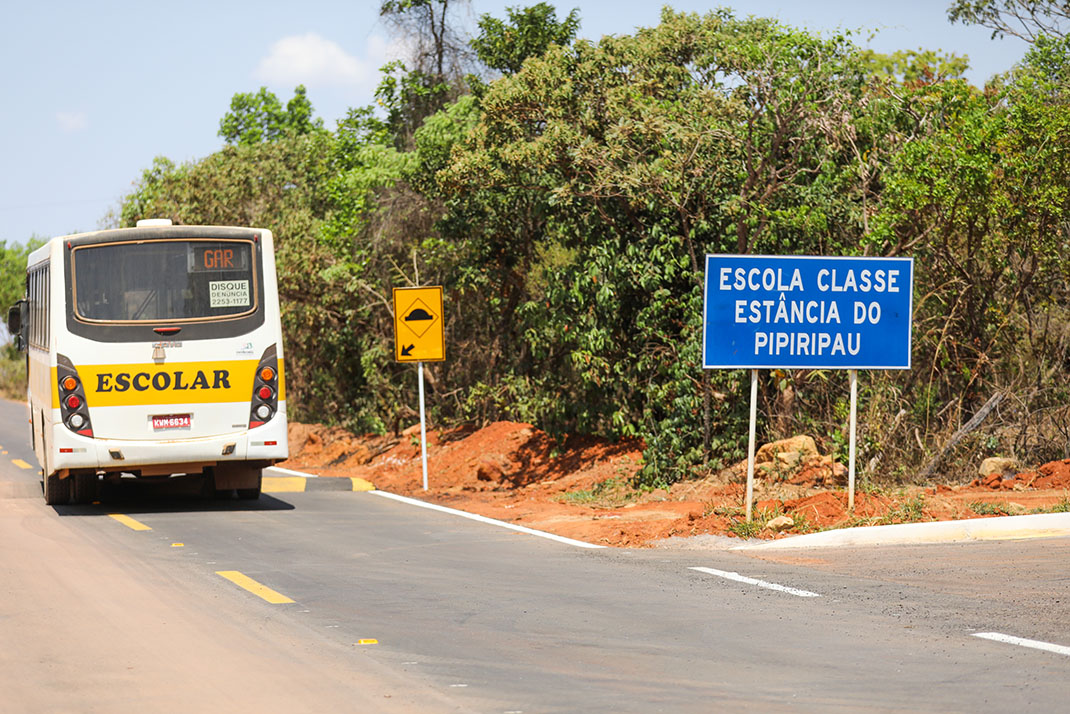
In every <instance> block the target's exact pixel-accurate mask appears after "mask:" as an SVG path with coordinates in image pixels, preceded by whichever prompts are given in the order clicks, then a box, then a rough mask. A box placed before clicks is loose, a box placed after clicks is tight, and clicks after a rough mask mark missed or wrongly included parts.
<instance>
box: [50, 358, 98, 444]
mask: <svg viewBox="0 0 1070 714" xmlns="http://www.w3.org/2000/svg"><path fill="white" fill-rule="evenodd" d="M56 377H57V379H58V381H59V388H60V390H61V393H62V394H63V397H62V398H61V399H60V400H59V410H60V417H61V418H62V419H63V423H64V424H66V426H67V428H68V429H70V430H71V431H73V432H75V433H77V434H81V435H82V436H93V425H92V424H91V423H90V421H89V405H88V404H87V403H86V401H85V389H84V388H83V387H82V380H81V379H80V378H79V377H78V370H77V369H76V368H75V366H74V363H72V362H71V361H70V359H68V358H67V357H65V356H64V355H61V354H57V355H56Z"/></svg>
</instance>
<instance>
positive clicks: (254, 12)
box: [0, 0, 1027, 243]
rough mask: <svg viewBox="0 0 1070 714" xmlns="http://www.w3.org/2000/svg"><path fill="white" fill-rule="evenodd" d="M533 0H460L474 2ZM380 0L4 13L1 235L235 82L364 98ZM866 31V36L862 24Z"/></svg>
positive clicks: (76, 192) (126, 186) (588, 26)
mask: <svg viewBox="0 0 1070 714" xmlns="http://www.w3.org/2000/svg"><path fill="white" fill-rule="evenodd" d="M534 2H535V0H530V2H525V1H524V0H511V1H509V2H499V1H497V0H494V1H491V0H472V3H471V12H470V13H467V14H468V16H469V24H470V26H472V27H474V26H475V19H476V18H477V17H478V16H479V15H480V14H482V13H490V14H492V15H494V16H496V17H504V16H505V7H506V6H510V7H512V6H518V5H520V6H523V5H530V4H534ZM554 4H555V5H556V6H557V8H558V14H559V16H562V15H564V14H566V13H567V12H568V11H569V10H570V9H572V8H574V7H575V8H578V9H579V11H580V19H581V26H580V32H579V34H580V36H581V37H587V38H590V39H597V38H599V37H601V36H602V35H605V34H627V33H630V32H632V31H633V30H634V28H636V27H649V26H652V25H655V24H656V23H657V21H658V16H659V13H660V7H661V5H660V4H659V3H657V2H633V1H631V0H617V1H616V2H612V3H605V2H572V3H565V2H559V3H554ZM671 5H672V6H673V7H674V8H676V9H678V10H687V11H692V12H706V11H708V10H711V9H713V8H715V7H717V6H718V5H727V6H729V7H732V8H733V9H734V10H735V12H736V14H737V15H741V16H745V15H760V16H770V17H776V18H778V19H780V20H781V21H782V22H784V23H787V24H791V25H796V26H803V27H807V28H809V29H811V30H815V31H819V32H830V31H833V30H836V29H838V28H842V29H851V30H861V31H862V32H861V34H859V35H857V41H858V43H859V44H861V45H863V46H869V47H872V48H873V49H875V50H878V51H882V52H890V51H893V50H897V49H918V48H925V49H942V50H944V51H946V52H954V53H956V54H965V55H968V56H969V58H970V63H971V71H970V73H969V75H968V76H969V79H970V81H972V82H973V83H974V84H977V85H982V84H983V83H984V82H985V80H986V79H988V78H989V77H990V76H991V75H993V74H995V73H998V72H1002V71H1005V70H1007V69H1009V68H1010V67H1011V66H1013V65H1014V63H1015V62H1017V61H1018V60H1019V59H1021V57H1022V56H1023V54H1024V53H1025V51H1026V49H1027V46H1026V45H1025V44H1024V43H1022V42H1021V41H1019V40H1016V39H1013V38H1007V39H1003V40H998V39H997V40H992V39H990V32H989V31H988V30H985V29H984V28H981V27H963V26H962V25H951V24H949V23H948V22H947V19H946V13H945V8H946V5H947V1H946V0H900V1H899V2H896V3H891V2H886V1H881V2H868V1H866V0H854V1H850V0H809V2H789V1H787V0H737V1H736V2H730V1H723V2H715V3H709V2H695V1H693V0H677V2H674V3H671ZM378 7H379V2H378V0H363V1H360V0H356V1H351V2H330V1H326V0H301V1H300V2H295V1H294V0H286V1H285V2H281V1H277V0H260V1H259V2H256V3H251V2H231V1H228V0H215V1H214V2H206V1H204V0H186V1H185V2H183V3H181V4H179V3H171V2H167V3H158V2H145V1H144V0H139V1H138V2H123V1H112V0H108V1H104V2H100V1H98V2H91V3H87V2H84V1H83V2H71V1H70V0H42V1H41V2H38V3H30V2H26V1H25V0H22V1H16V2H12V3H9V4H7V6H6V7H5V12H4V16H5V17H4V22H3V23H2V26H0V66H2V67H3V70H2V74H0V96H2V97H3V99H4V101H3V103H2V104H0V166H2V168H3V170H2V171H0V240H6V241H8V242H9V243H11V242H23V241H25V240H26V239H28V238H30V237H31V236H33V235H38V236H42V237H45V236H51V235H60V234H64V233H71V232H76V231H86V230H94V229H96V228H97V227H98V226H99V224H100V221H101V220H102V219H103V218H104V217H105V216H106V214H107V213H108V211H109V210H110V209H111V210H114V209H117V207H118V205H119V202H120V200H121V198H122V196H123V195H124V194H126V193H128V192H129V191H130V189H131V186H132V184H133V182H135V181H136V180H137V179H138V177H139V176H140V174H141V171H142V170H143V169H144V168H146V167H148V166H149V165H151V163H152V160H153V157H155V156H160V155H162V156H166V157H168V158H170V159H171V160H173V161H176V162H184V161H192V160H196V159H199V158H202V157H204V156H206V155H208V154H210V153H212V152H213V151H215V150H217V149H218V148H219V147H220V146H221V145H222V141H221V139H220V138H219V137H218V136H217V131H218V129H219V120H220V118H221V117H222V116H223V114H224V113H225V112H226V111H227V108H228V107H229V104H230V98H231V97H232V96H233V95H234V94H235V93H236V92H250V91H255V90H256V89H257V88H258V87H260V86H267V87H268V88H269V89H271V90H272V91H274V92H275V93H276V94H278V95H279V97H280V99H282V101H283V102H285V101H286V100H287V99H289V98H290V96H292V93H293V88H294V87H295V86H296V85H298V84H305V85H306V86H307V87H308V93H309V98H310V99H311V101H312V104H313V106H314V107H315V110H316V114H317V115H318V116H321V117H323V119H324V121H325V124H326V125H327V126H328V127H330V128H333V127H334V124H335V121H336V120H337V119H339V118H340V117H342V116H344V114H345V112H346V109H347V108H348V107H351V106H362V105H365V104H369V103H371V100H372V93H373V92H374V89H375V85H376V84H377V82H378V68H379V66H380V65H382V64H383V63H384V62H385V61H386V60H387V59H388V58H389V56H390V52H391V47H390V39H389V36H388V33H387V28H386V27H385V26H384V25H383V24H382V23H381V22H380V21H379V18H378ZM870 31H874V32H876V34H875V36H873V37H872V39H871V38H870V35H871V32H870Z"/></svg>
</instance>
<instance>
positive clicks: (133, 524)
mask: <svg viewBox="0 0 1070 714" xmlns="http://www.w3.org/2000/svg"><path fill="white" fill-rule="evenodd" d="M108 515H109V516H111V517H112V518H114V519H115V520H117V521H119V522H120V523H122V524H123V525H124V526H126V527H127V528H130V529H132V530H135V531H151V530H152V529H151V528H149V527H148V526H147V525H145V524H144V523H142V522H141V521H138V520H134V519H133V518H131V517H130V516H124V515H123V514H122V513H109V514H108Z"/></svg>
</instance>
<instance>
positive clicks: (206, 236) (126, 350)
mask: <svg viewBox="0 0 1070 714" xmlns="http://www.w3.org/2000/svg"><path fill="white" fill-rule="evenodd" d="M8 328H9V330H10V332H11V334H12V335H15V339H16V342H17V344H18V346H19V348H20V349H23V350H25V352H26V359H27V373H28V385H27V397H28V402H29V408H30V434H31V440H32V442H33V449H34V453H35V455H36V456H37V460H38V462H39V463H40V465H41V469H42V473H43V476H44V495H45V502H46V503H48V504H63V503H70V502H73V503H85V502H87V501H89V500H91V499H92V498H94V497H95V494H96V492H97V489H98V487H99V482H100V480H101V479H102V478H113V479H114V478H120V477H121V476H122V475H124V474H129V475H133V476H136V477H140V478H167V477H171V476H173V475H176V474H203V475H204V479H205V480H204V483H205V488H206V490H207V491H208V492H209V493H211V494H214V495H218V494H222V493H232V492H233V491H236V492H237V495H238V497H240V498H244V499H255V498H259V496H260V489H261V470H262V469H263V468H264V467H266V466H270V465H271V464H274V463H275V462H277V461H281V460H283V459H285V458H286V456H287V441H286V392H285V369H284V360H283V347H282V328H281V323H280V319H279V301H278V285H277V280H276V274H275V257H274V244H273V240H272V235H271V231H269V230H266V229H262V228H242V227H231V226H176V225H171V221H169V220H166V219H165V220H159V219H152V220H147V221H140V222H139V223H138V227H136V228H122V229H115V230H102V231H96V232H92V233H80V234H77V235H68V236H60V237H56V238H53V239H51V240H49V241H48V242H47V243H46V244H45V245H43V246H41V247H40V248H38V249H37V250H35V251H34V252H32V253H31V254H30V256H29V258H28V261H27V270H26V295H25V298H24V299H22V300H20V301H19V303H18V304H17V305H15V306H14V307H12V308H11V310H10V311H9V313H8Z"/></svg>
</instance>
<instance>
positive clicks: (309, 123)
mask: <svg viewBox="0 0 1070 714" xmlns="http://www.w3.org/2000/svg"><path fill="white" fill-rule="evenodd" d="M322 130H323V120H322V119H314V118H313V117H312V103H311V102H310V101H309V99H308V93H307V91H306V90H305V87H304V85H298V87H297V88H296V89H295V90H294V96H293V98H292V99H290V101H289V102H287V103H286V108H285V109H284V108H283V106H282V103H281V102H280V101H279V98H278V97H276V96H275V94H274V93H273V92H269V91H268V89H267V87H261V88H260V90H259V91H258V92H257V93H256V94H252V93H249V92H242V93H238V94H235V95H234V97H233V98H232V99H231V100H230V111H229V112H227V113H226V114H225V115H224V116H223V118H222V119H221V120H220V122H219V136H221V137H223V140H224V141H225V142H226V143H228V144H258V143H260V142H263V141H276V140H278V139H279V138H281V137H283V136H285V135H286V134H288V133H292V134H297V135H302V134H310V133H312V132H315V131H322Z"/></svg>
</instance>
